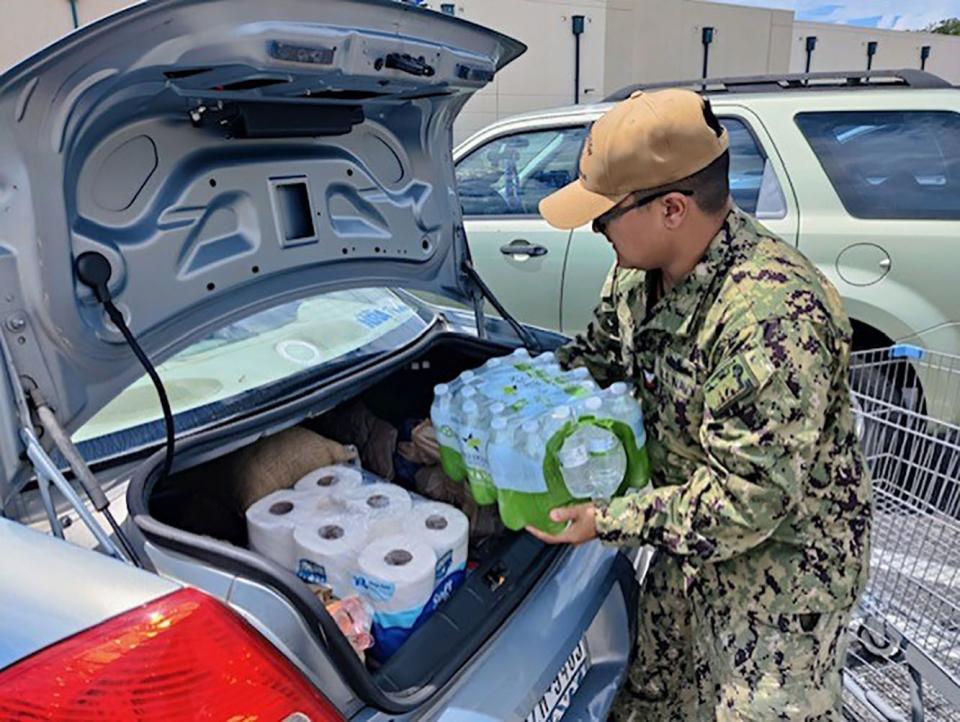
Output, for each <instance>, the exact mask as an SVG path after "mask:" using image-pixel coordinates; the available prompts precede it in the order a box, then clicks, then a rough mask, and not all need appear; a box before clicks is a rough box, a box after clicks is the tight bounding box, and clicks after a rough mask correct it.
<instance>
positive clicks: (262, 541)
mask: <svg viewBox="0 0 960 722" xmlns="http://www.w3.org/2000/svg"><path fill="white" fill-rule="evenodd" d="M324 503H325V500H323V499H321V498H320V497H318V496H317V495H316V494H314V493H313V492H308V491H297V490H295V489H280V490H279V491H275V492H273V493H271V494H267V495H266V496H265V497H263V498H262V499H260V500H259V501H256V502H254V503H253V504H251V505H250V506H249V507H248V508H247V513H246V516H247V536H248V537H249V540H250V548H251V549H252V550H253V551H255V552H258V553H260V554H263V555H264V556H265V557H269V558H270V559H273V560H274V561H275V562H277V563H278V564H282V565H283V566H285V567H286V568H287V569H294V547H293V530H294V528H295V527H296V526H297V525H298V524H300V523H302V522H304V521H308V520H309V519H310V518H311V517H313V516H315V515H316V514H318V513H319V509H320V507H321V505H322V504H324Z"/></svg>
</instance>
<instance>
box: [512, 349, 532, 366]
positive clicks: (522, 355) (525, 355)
mask: <svg viewBox="0 0 960 722" xmlns="http://www.w3.org/2000/svg"><path fill="white" fill-rule="evenodd" d="M510 358H512V359H513V363H518V362H519V363H522V362H524V361H529V360H530V352H529V351H527V349H525V348H518V349H516V350H514V352H513V353H512V354H510Z"/></svg>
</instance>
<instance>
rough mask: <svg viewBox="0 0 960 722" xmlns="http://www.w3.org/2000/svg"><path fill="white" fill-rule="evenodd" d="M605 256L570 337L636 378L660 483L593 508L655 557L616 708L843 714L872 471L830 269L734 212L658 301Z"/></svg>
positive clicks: (576, 358) (650, 713)
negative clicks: (847, 639)
mask: <svg viewBox="0 0 960 722" xmlns="http://www.w3.org/2000/svg"><path fill="white" fill-rule="evenodd" d="M658 278H659V274H658V273H649V274H646V276H645V275H644V274H643V273H642V272H639V271H634V270H626V269H614V270H613V271H612V272H611V276H610V278H609V279H608V281H607V284H606V286H605V288H604V291H603V297H602V300H601V303H600V305H599V306H598V308H597V311H596V317H595V319H594V321H593V322H591V324H590V326H589V328H588V330H587V332H586V334H585V335H583V336H578V337H577V338H576V339H575V340H574V341H573V342H571V343H570V344H569V345H567V346H565V347H564V348H563V349H561V351H560V353H559V354H558V355H559V356H560V360H561V362H562V363H564V364H566V365H568V366H586V367H587V368H589V369H590V371H591V372H592V373H593V374H594V376H595V377H596V378H597V379H598V381H601V382H602V383H609V382H612V381H614V380H617V379H622V378H627V379H632V380H634V381H635V382H636V388H637V394H638V396H639V398H640V401H641V403H642V405H643V411H644V415H645V423H646V426H647V432H648V441H647V444H648V452H649V454H650V458H651V461H652V465H653V470H654V486H655V488H654V489H653V490H652V491H650V492H649V493H647V494H636V495H631V496H628V497H625V498H622V499H615V500H613V501H612V502H611V503H610V504H609V505H606V506H604V505H600V506H599V507H598V510H597V530H598V533H599V536H600V538H601V540H603V542H605V543H609V544H617V545H625V544H650V545H653V546H655V547H657V548H658V550H659V551H658V556H657V560H656V561H655V563H654V565H653V567H652V569H651V572H650V575H649V578H648V582H647V584H648V587H647V589H646V590H645V592H644V596H643V601H642V604H641V610H640V614H641V619H640V625H641V631H640V635H639V639H638V658H637V660H636V662H635V663H634V664H633V666H632V668H631V670H630V673H629V680H628V683H627V684H626V685H625V687H624V690H623V691H622V692H621V696H620V698H619V699H618V701H617V703H616V705H615V712H614V718H615V719H617V720H636V721H637V722H639V721H640V720H660V719H682V720H688V719H708V720H712V719H720V720H727V719H758V720H765V719H779V720H839V719H840V711H839V703H840V675H839V671H840V668H841V665H842V659H843V650H844V645H843V638H844V635H843V628H844V625H845V624H846V622H847V620H848V619H849V614H850V611H851V609H852V607H853V605H854V603H855V601H856V599H857V597H858V595H859V593H860V591H861V590H862V588H863V586H864V583H865V581H866V574H867V556H868V538H869V526H870V482H869V478H868V474H867V472H866V471H865V468H864V463H863V459H862V457H861V453H860V450H859V444H858V440H857V435H856V432H855V429H854V423H853V418H852V414H851V410H850V405H849V391H848V386H847V370H848V359H849V352H850V340H851V329H850V324H849V321H848V320H847V318H846V315H845V314H844V312H843V310H842V308H841V302H840V298H839V296H838V295H837V293H836V290H835V289H834V288H833V287H832V286H831V285H830V283H829V282H828V281H827V280H826V279H825V278H824V277H823V276H822V275H821V274H820V273H819V272H818V271H817V270H816V269H815V268H814V267H813V266H812V265H811V264H810V263H809V261H807V260H806V259H805V258H804V257H803V256H802V255H801V254H800V253H798V252H797V251H796V250H795V249H793V248H792V247H790V246H788V245H787V244H785V243H783V242H782V241H780V240H779V239H777V238H776V237H774V236H772V235H771V234H770V233H769V232H768V231H766V230H765V229H764V228H763V227H762V226H760V225H759V224H758V223H757V222H756V221H754V220H753V219H751V218H750V217H749V216H747V215H745V214H744V213H742V212H741V211H739V210H734V211H732V212H731V213H730V215H729V216H728V217H727V219H726V221H725V223H724V226H723V228H722V229H721V231H720V232H719V233H718V235H717V237H716V238H715V239H713V241H712V242H711V244H710V246H709V248H708V249H707V252H706V254H705V255H704V257H703V258H702V259H701V261H700V262H699V264H698V265H697V266H696V267H695V268H694V269H693V271H692V272H691V273H690V274H689V275H688V276H687V277H686V278H685V279H683V280H682V281H681V282H680V283H679V284H678V285H677V286H676V287H675V288H673V289H672V290H671V291H670V292H669V293H667V294H664V295H663V297H662V299H659V300H658V295H657V294H656V285H657V283H658Z"/></svg>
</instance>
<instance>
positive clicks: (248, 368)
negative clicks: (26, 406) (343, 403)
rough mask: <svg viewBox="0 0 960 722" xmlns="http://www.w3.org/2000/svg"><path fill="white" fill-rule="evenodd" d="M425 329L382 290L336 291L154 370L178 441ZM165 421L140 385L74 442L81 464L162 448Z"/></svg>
mask: <svg viewBox="0 0 960 722" xmlns="http://www.w3.org/2000/svg"><path fill="white" fill-rule="evenodd" d="M428 326H429V323H428V321H426V320H424V318H423V317H421V315H420V313H419V312H418V310H417V309H416V308H414V306H412V305H410V304H408V303H407V302H406V301H405V300H404V299H403V298H401V297H400V296H399V295H398V294H396V293H394V292H392V291H389V290H387V289H383V288H367V289H354V290H349V291H336V292H333V293H326V294H323V295H320V296H315V297H312V298H307V299H304V300H301V301H295V302H292V303H286V304H283V305H281V306H277V307H274V308H271V309H268V310H266V311H261V312H259V313H256V314H254V315H252V316H249V317H247V318H244V319H242V320H240V321H237V322H236V323H232V324H230V325H229V326H226V327H224V328H222V329H220V330H219V331H216V332H215V333H212V334H210V335H209V336H208V337H206V338H204V339H203V340H201V341H199V342H197V343H196V344H194V345H192V346H189V347H187V348H186V349H184V350H183V351H181V352H180V353H178V354H176V355H175V356H173V357H172V358H170V359H169V360H167V361H166V362H164V363H162V364H160V366H158V367H157V372H158V373H159V374H160V378H161V379H162V380H163V385H164V388H165V389H166V391H167V396H168V397H169V398H170V405H171V407H172V409H173V413H174V423H175V426H176V430H177V433H178V434H182V433H183V432H185V431H191V430H195V429H199V428H201V427H204V426H207V425H209V424H211V423H216V422H220V421H224V420H226V419H227V418H230V417H233V416H237V415H240V414H244V413H247V412H249V411H251V410H252V409H254V408H256V407H257V406H258V405H262V404H264V403H269V402H270V401H272V400H275V399H277V398H279V397H280V396H283V395H285V394H288V393H292V392H295V391H297V390H298V389H302V388H303V387H304V386H305V385H307V384H309V383H311V382H313V381H315V380H318V379H320V378H322V377H323V376H325V375H327V374H329V373H333V372H335V371H338V370H340V369H342V368H344V367H349V366H350V365H353V364H356V363H359V362H361V361H364V360H367V359H370V358H372V357H374V356H378V355H382V354H386V353H388V352H390V351H393V350H396V349H397V348H398V347H400V346H402V345H404V344H407V343H410V342H411V341H413V340H414V339H416V338H417V337H418V336H419V335H420V334H421V333H423V331H425V330H426V328H427V327H428ZM162 419H163V415H162V412H161V410H160V400H159V399H158V397H157V394H156V391H155V390H154V387H153V384H152V383H151V382H150V379H149V377H147V376H146V375H144V376H142V377H141V378H140V379H139V380H137V381H136V382H134V383H133V384H131V385H130V386H128V387H127V388H126V389H125V390H124V391H123V392H122V393H121V394H120V395H119V396H117V397H116V398H115V399H114V400H113V401H111V402H110V403H109V404H107V405H106V406H105V407H104V408H103V409H102V410H101V411H100V412H99V413H97V414H96V416H94V417H93V418H92V419H90V420H89V421H88V422H87V423H86V424H85V425H84V426H82V427H81V428H80V429H79V430H78V431H77V432H76V433H75V434H74V436H73V440H74V442H75V443H77V444H78V446H79V449H80V452H81V453H82V454H83V456H84V457H85V458H86V459H87V460H88V461H95V460H100V459H105V458H108V457H113V456H117V455H121V454H125V453H129V452H131V451H135V450H136V449H138V448H142V447H144V446H148V445H152V444H155V443H157V442H159V441H162V440H163V439H164V429H163V420H162Z"/></svg>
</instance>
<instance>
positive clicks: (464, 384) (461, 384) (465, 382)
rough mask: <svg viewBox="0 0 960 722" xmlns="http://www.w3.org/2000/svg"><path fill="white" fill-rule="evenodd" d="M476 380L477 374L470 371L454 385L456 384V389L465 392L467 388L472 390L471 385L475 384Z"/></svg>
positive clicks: (464, 373) (461, 376)
mask: <svg viewBox="0 0 960 722" xmlns="http://www.w3.org/2000/svg"><path fill="white" fill-rule="evenodd" d="M476 379H477V374H476V373H475V372H473V371H470V370H469V369H468V370H466V371H464V372H463V373H462V374H460V375H459V376H457V380H456V381H455V382H454V383H455V384H456V388H463V389H464V391H465V390H466V389H467V388H470V385H471V384H473V382H474V381H476ZM455 390H456V389H455Z"/></svg>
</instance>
